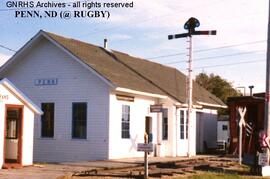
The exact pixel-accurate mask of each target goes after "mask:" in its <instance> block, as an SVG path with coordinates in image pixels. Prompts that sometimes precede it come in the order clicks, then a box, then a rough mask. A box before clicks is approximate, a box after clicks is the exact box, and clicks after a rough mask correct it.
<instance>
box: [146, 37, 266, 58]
mask: <svg viewBox="0 0 270 179" xmlns="http://www.w3.org/2000/svg"><path fill="white" fill-rule="evenodd" d="M263 42H266V40H258V41H251V42H245V43H239V44H233V45H224V46H220V47H214V48H208V49H201V50H194V51H193V53H199V52H206V51H212V50H219V49H224V48H231V47H238V46H245V45H253V44H258V43H263ZM185 54H186V53H184V52H182V53H173V54H167V55H161V56H154V57H148V58H146V59H158V58H166V57H172V56H179V55H185Z"/></svg>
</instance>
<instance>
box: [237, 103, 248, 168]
mask: <svg viewBox="0 0 270 179" xmlns="http://www.w3.org/2000/svg"><path fill="white" fill-rule="evenodd" d="M238 112H239V114H240V120H239V128H240V129H239V152H238V153H239V164H240V165H241V164H242V132H243V130H242V126H244V127H245V126H246V122H245V114H246V112H247V108H246V107H244V108H243V107H239V108H238Z"/></svg>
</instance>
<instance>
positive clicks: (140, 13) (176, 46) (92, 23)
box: [0, 0, 268, 92]
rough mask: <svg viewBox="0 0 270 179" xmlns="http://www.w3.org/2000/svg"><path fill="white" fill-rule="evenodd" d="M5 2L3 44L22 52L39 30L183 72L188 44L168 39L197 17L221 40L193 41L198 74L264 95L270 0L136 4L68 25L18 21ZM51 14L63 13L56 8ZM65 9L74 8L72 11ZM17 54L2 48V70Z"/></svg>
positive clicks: (141, 0) (0, 8)
mask: <svg viewBox="0 0 270 179" xmlns="http://www.w3.org/2000/svg"><path fill="white" fill-rule="evenodd" d="M81 1H82V2H84V0H81ZM96 1H97V2H101V3H102V2H112V1H110V0H96ZM6 2H7V0H2V1H1V2H0V23H1V26H0V31H1V35H0V45H4V46H6V47H9V48H11V49H14V50H18V49H19V48H20V47H22V46H23V45H24V44H25V43H26V42H27V41H28V40H30V39H31V37H32V36H34V35H35V34H36V33H37V32H38V31H39V30H40V29H43V30H46V31H50V32H53V33H57V34H59V35H63V36H67V37H71V38H75V39H79V40H82V41H86V42H88V43H92V44H96V45H100V46H102V44H103V39H104V38H108V41H109V48H111V49H114V50H118V51H122V52H125V53H128V54H131V55H133V56H138V57H141V58H147V59H150V60H152V61H155V62H158V63H162V64H165V65H169V66H173V67H175V68H178V69H179V70H181V71H182V72H184V73H186V67H187V63H186V62H185V61H186V60H187V56H186V54H187V52H188V51H187V49H186V48H187V45H188V44H187V42H186V41H187V39H177V40H170V41H169V40H168V39H167V36H168V35H169V34H175V33H184V32H185V30H184V29H183V25H184V23H185V22H186V21H187V20H188V18H190V17H196V18H197V19H199V21H200V23H201V26H200V27H199V28H198V30H208V29H215V30H217V35H216V36H196V37H194V41H193V42H194V54H193V57H194V75H196V74H198V73H200V72H206V73H208V74H209V73H214V74H217V75H220V76H221V77H223V78H225V79H227V80H228V81H230V82H232V83H233V85H234V86H235V87H239V86H245V87H246V88H247V87H248V86H249V85H254V86H255V88H254V90H255V91H256V92H261V91H264V90H265V71H266V66H265V64H266V63H265V62H266V39H267V24H268V1H267V0H259V1H256V0H204V1H202V0H192V1H189V0H147V1H145V0H133V3H134V7H133V8H128V9H127V8H123V9H98V10H109V11H110V13H111V16H110V18H109V19H102V18H98V19H93V18H77V19H74V18H71V19H68V20H65V19H61V18H54V19H50V18H46V19H44V18H43V19H40V18H15V17H14V13H15V12H14V8H10V9H9V8H7V7H6ZM40 2H47V1H45V0H41V1H40ZM50 2H52V1H50ZM54 2H73V1H72V0H67V1H58V0H54ZM88 2H91V1H88ZM116 2H132V1H131V0H130V1H129V0H127V1H125V0H117V1H116ZM15 9H16V8H15ZM23 10H41V11H44V10H46V9H44V8H42V9H32V8H28V9H27V8H25V9H23ZM47 10H58V11H59V9H53V8H48V9H47ZM62 10H65V11H66V10H70V11H73V10H75V9H74V8H70V7H68V8H64V9H62ZM77 10H87V9H84V8H80V9H77ZM91 10H97V9H94V8H93V9H91ZM13 54H14V52H11V51H9V50H6V49H4V48H0V65H1V63H3V62H4V61H5V60H7V59H8V58H9V57H10V56H12V55H13ZM164 56H165V57H164ZM155 57H156V58H155ZM174 62H175V63H174Z"/></svg>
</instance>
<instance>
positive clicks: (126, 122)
mask: <svg viewBox="0 0 270 179" xmlns="http://www.w3.org/2000/svg"><path fill="white" fill-rule="evenodd" d="M121 129H122V130H121V136H122V138H123V139H129V138H130V106H129V105H122V127H121Z"/></svg>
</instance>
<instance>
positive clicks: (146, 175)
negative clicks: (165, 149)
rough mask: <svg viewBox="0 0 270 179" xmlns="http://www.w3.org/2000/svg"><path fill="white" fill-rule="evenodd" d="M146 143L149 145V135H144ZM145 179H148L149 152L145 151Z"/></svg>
mask: <svg viewBox="0 0 270 179" xmlns="http://www.w3.org/2000/svg"><path fill="white" fill-rule="evenodd" d="M144 143H145V144H148V135H147V133H145V134H144ZM144 178H145V179H147V178H148V152H147V151H146V150H145V151H144Z"/></svg>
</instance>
